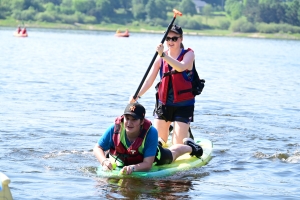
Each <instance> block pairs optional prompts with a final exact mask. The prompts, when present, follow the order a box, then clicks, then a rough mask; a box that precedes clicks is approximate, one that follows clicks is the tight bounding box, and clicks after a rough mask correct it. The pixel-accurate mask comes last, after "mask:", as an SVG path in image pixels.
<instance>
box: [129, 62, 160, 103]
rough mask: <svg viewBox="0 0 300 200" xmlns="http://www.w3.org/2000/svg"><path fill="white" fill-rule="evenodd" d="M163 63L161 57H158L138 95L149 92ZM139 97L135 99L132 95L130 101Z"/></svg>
mask: <svg viewBox="0 0 300 200" xmlns="http://www.w3.org/2000/svg"><path fill="white" fill-rule="evenodd" d="M160 65H161V58H160V57H157V58H156V60H155V62H154V64H153V65H152V67H151V69H150V71H149V74H148V76H147V78H146V80H145V82H144V84H143V86H142V87H141V89H140V91H139V94H138V96H140V97H141V96H142V95H143V94H145V93H146V92H147V90H149V88H150V87H151V86H152V85H153V82H154V81H155V78H156V76H157V74H158V71H159V68H160ZM136 100H137V99H135V100H134V99H133V97H130V99H129V102H130V103H134V102H135V101H136Z"/></svg>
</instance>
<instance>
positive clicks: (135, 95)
mask: <svg viewBox="0 0 300 200" xmlns="http://www.w3.org/2000/svg"><path fill="white" fill-rule="evenodd" d="M173 12H174V17H173V19H172V22H171V23H170V24H169V26H168V29H167V31H166V32H165V35H164V37H163V39H162V40H161V43H162V44H163V43H164V42H165V40H166V37H167V35H168V33H169V31H170V30H171V28H172V26H173V23H174V21H175V19H176V16H177V15H180V16H182V13H181V12H179V11H178V10H176V9H173ZM157 55H158V53H157V51H156V52H155V54H154V56H153V58H152V60H151V62H150V64H149V67H148V69H147V71H146V73H145V75H144V77H143V79H142V81H141V83H140V85H139V87H138V89H137V90H136V92H135V94H134V96H133V99H136V98H137V96H138V94H139V92H140V89H141V87H142V86H143V84H144V82H145V79H146V78H147V75H148V74H149V71H150V69H151V67H152V65H153V63H154V61H155V59H156V56H157Z"/></svg>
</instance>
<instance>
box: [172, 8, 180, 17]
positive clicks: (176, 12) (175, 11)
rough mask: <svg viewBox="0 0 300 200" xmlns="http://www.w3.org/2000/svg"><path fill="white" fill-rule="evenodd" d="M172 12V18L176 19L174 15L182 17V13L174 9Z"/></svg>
mask: <svg viewBox="0 0 300 200" xmlns="http://www.w3.org/2000/svg"><path fill="white" fill-rule="evenodd" d="M173 12H174V18H176V15H179V16H182V13H181V12H179V11H178V10H176V9H173Z"/></svg>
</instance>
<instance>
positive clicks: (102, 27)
mask: <svg viewBox="0 0 300 200" xmlns="http://www.w3.org/2000/svg"><path fill="white" fill-rule="evenodd" d="M208 21H209V20H208ZM211 22H212V23H216V21H215V20H211ZM18 25H22V26H23V25H25V26H26V27H27V28H30V27H32V28H49V29H74V30H98V31H116V30H117V29H120V30H121V31H124V30H125V29H128V30H129V31H130V32H147V33H163V32H164V31H165V30H166V27H154V26H149V25H147V24H139V26H134V25H126V26H125V25H120V24H106V23H101V24H97V25H94V24H93V25H88V24H79V23H75V24H73V25H72V24H60V23H47V22H37V21H35V22H25V23H21V22H19V21H17V20H14V19H12V18H10V19H5V20H2V19H1V20H0V26H3V27H17V26H18ZM184 32H185V34H189V35H202V36H221V37H250V38H272V39H292V40H300V34H288V33H274V34H265V33H237V32H232V31H230V30H220V29H210V30H188V29H184Z"/></svg>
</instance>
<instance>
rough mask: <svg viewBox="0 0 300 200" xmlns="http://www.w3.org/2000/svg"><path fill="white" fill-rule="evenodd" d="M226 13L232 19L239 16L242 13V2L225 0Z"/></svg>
mask: <svg viewBox="0 0 300 200" xmlns="http://www.w3.org/2000/svg"><path fill="white" fill-rule="evenodd" d="M224 8H225V11H226V13H227V14H228V15H229V16H230V17H231V18H232V19H234V20H236V19H238V18H240V17H241V16H242V14H243V4H242V2H241V1H240V0H226V2H225V7H224Z"/></svg>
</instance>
